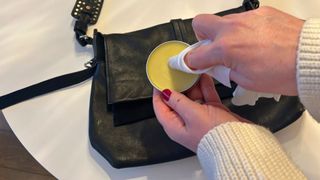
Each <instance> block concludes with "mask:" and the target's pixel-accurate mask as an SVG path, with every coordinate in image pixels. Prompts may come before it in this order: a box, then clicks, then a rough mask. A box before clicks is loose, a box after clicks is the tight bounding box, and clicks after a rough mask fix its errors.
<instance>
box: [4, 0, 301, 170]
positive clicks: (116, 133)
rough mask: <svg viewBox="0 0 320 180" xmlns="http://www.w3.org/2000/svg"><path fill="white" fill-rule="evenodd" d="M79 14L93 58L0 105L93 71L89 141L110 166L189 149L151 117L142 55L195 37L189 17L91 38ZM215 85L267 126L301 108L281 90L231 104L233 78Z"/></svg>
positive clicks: (86, 18) (248, 6)
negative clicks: (275, 97) (226, 84)
mask: <svg viewBox="0 0 320 180" xmlns="http://www.w3.org/2000/svg"><path fill="white" fill-rule="evenodd" d="M90 2H91V1H90ZM93 3H94V2H93ZM99 3H102V2H101V1H99ZM87 5H88V4H87ZM90 5H92V6H93V7H101V5H100V6H94V4H90ZM258 5H259V2H258V1H256V0H254V1H252V0H251V1H249V0H245V1H244V3H243V5H242V6H240V7H238V8H234V9H230V10H227V11H224V12H220V13H217V15H219V16H223V15H226V14H231V13H241V12H244V11H248V10H252V9H255V8H258ZM75 7H76V6H75ZM100 10H101V9H99V8H97V9H96V10H95V11H94V13H93V14H98V13H100ZM75 12H77V13H76V14H74V13H75ZM96 12H97V13H96ZM79 14H81V12H79V10H78V11H76V9H74V10H73V16H74V17H76V18H77V19H78V21H77V22H76V24H75V32H76V37H77V39H78V41H79V43H80V44H82V45H86V44H92V46H93V50H94V58H93V59H92V60H91V61H89V62H88V63H87V64H86V66H87V69H85V70H83V71H79V72H75V73H71V74H67V75H63V76H60V77H56V78H53V79H50V80H47V81H44V82H41V83H39V84H35V85H33V86H30V87H27V88H24V89H22V90H19V91H16V92H13V93H10V94H8V95H5V96H2V97H0V109H3V108H6V107H8V106H11V105H14V104H16V103H18V102H21V101H24V100H27V99H30V98H33V97H35V96H38V95H42V94H45V93H48V92H51V91H54V90H57V89H61V88H63V87H67V86H70V85H73V84H76V83H79V82H81V81H83V80H85V79H87V78H89V77H91V76H93V81H92V89H91V98H90V108H89V137H90V142H91V144H92V146H93V148H94V149H96V150H97V151H98V152H99V153H100V154H101V155H102V156H103V157H104V158H105V159H106V160H108V162H109V163H110V164H111V165H112V166H113V167H116V168H124V167H133V166H141V165H148V164H154V163H160V162H166V161H172V160H177V159H181V158H185V157H189V156H192V155H194V154H193V153H192V152H191V151H189V150H188V149H186V148H184V147H182V146H181V145H179V144H177V143H175V142H173V141H172V140H170V139H169V137H168V136H167V135H166V134H165V132H164V130H163V129H162V127H161V125H160V124H159V123H158V121H157V119H156V118H155V116H154V112H153V108H152V99H151V96H152V86H151V84H149V82H148V79H147V76H146V72H145V63H146V60H147V58H148V55H149V54H150V52H151V51H152V50H153V49H154V48H155V47H156V46H158V45H159V44H161V43H163V42H166V41H169V40H180V41H184V42H186V43H188V44H193V43H195V42H197V40H196V37H195V35H194V32H193V30H192V27H191V21H192V19H186V20H181V19H176V20H172V21H170V22H169V23H164V24H160V25H156V26H153V27H149V28H146V29H142V30H138V31H135V32H131V33H125V34H107V35H104V34H102V33H100V32H97V31H95V32H94V35H93V38H92V39H91V38H90V37H88V36H86V34H85V33H86V28H87V25H88V24H90V23H91V24H93V23H95V22H96V21H97V18H95V19H93V17H94V16H91V15H90V12H89V11H88V12H86V11H84V12H83V14H84V15H83V16H82V15H79ZM215 86H216V88H217V91H218V93H219V96H220V98H221V99H222V100H223V103H224V104H225V105H226V106H227V107H228V108H230V109H231V110H232V111H233V112H235V113H237V114H239V115H240V116H242V117H244V118H247V119H249V120H250V121H252V122H254V123H257V124H260V125H263V126H265V127H267V128H269V129H270V130H271V131H272V132H275V131H278V130H280V129H282V128H284V127H286V126H287V125H288V124H290V123H292V122H293V121H295V120H296V119H297V118H298V117H299V116H300V115H301V113H302V112H303V111H304V108H303V106H302V105H301V104H300V102H299V99H298V97H285V96H282V97H281V99H280V101H279V102H278V103H276V102H275V101H274V100H272V99H260V100H259V101H258V102H257V104H256V105H255V106H241V107H237V106H233V105H232V104H231V102H230V98H231V97H232V92H233V90H234V88H235V86H236V84H234V83H233V88H231V89H230V88H227V87H224V86H223V85H222V84H220V83H217V82H216V83H215Z"/></svg>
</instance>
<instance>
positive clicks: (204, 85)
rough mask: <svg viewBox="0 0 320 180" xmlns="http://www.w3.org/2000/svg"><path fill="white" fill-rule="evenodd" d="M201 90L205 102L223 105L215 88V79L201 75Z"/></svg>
mask: <svg viewBox="0 0 320 180" xmlns="http://www.w3.org/2000/svg"><path fill="white" fill-rule="evenodd" d="M200 88H201V92H202V95H203V99H204V101H205V102H218V103H222V102H221V99H220V97H219V95H218V93H217V91H216V88H215V86H214V82H213V79H212V78H211V77H210V76H208V75H206V74H203V75H201V79H200Z"/></svg>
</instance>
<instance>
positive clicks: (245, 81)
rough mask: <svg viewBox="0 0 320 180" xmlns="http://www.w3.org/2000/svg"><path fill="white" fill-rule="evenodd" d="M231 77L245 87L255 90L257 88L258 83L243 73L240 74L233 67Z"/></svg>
mask: <svg viewBox="0 0 320 180" xmlns="http://www.w3.org/2000/svg"><path fill="white" fill-rule="evenodd" d="M230 79H231V80H232V81H234V82H235V83H237V84H238V85H240V86H241V87H243V88H246V89H249V90H255V89H254V88H255V86H256V84H253V83H252V82H251V81H250V80H248V78H246V77H245V76H243V75H242V74H240V73H238V72H236V71H234V70H232V69H231V70H230Z"/></svg>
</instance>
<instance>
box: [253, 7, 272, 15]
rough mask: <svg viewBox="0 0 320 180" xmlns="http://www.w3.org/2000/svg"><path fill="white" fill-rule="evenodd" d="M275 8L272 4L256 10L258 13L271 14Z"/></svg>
mask: <svg viewBox="0 0 320 180" xmlns="http://www.w3.org/2000/svg"><path fill="white" fill-rule="evenodd" d="M274 10H275V9H274V8H273V7H270V6H262V7H260V8H259V9H257V10H256V12H257V13H258V14H261V15H271V14H273V13H274Z"/></svg>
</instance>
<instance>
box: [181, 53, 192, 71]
mask: <svg viewBox="0 0 320 180" xmlns="http://www.w3.org/2000/svg"><path fill="white" fill-rule="evenodd" d="M191 53H192V51H190V52H188V53H187V54H186V55H185V56H184V63H185V64H186V65H187V66H188V67H189V68H190V69H191V70H195V69H194V68H192V67H191V65H190V64H191V62H190V55H191Z"/></svg>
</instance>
